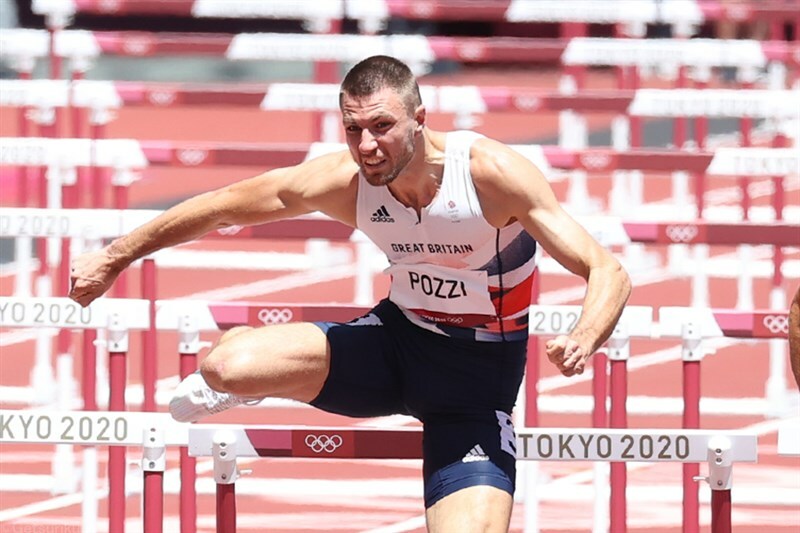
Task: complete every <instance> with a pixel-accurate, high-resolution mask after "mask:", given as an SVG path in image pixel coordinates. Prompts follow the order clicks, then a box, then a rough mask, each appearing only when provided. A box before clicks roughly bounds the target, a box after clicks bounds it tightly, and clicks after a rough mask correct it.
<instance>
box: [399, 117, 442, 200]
mask: <svg viewBox="0 0 800 533" xmlns="http://www.w3.org/2000/svg"><path fill="white" fill-rule="evenodd" d="M445 138H446V134H445V133H444V132H438V131H433V130H430V129H428V128H425V129H424V130H423V131H422V135H420V136H419V137H418V138H417V140H416V143H415V146H414V156H413V157H412V158H411V161H409V163H408V165H407V166H406V168H404V169H403V171H402V172H401V173H400V175H399V176H397V179H395V180H394V181H392V183H390V184H389V191H390V192H391V193H392V196H394V197H395V198H396V199H397V201H398V202H400V203H401V204H403V205H405V206H406V207H411V208H413V209H414V210H416V211H417V214H418V215H419V213H420V211H421V210H422V209H423V208H424V207H426V206H428V205H430V203H431V202H432V201H433V199H434V198H435V197H436V194H437V193H438V192H439V187H440V186H441V184H442V175H443V173H444V148H445Z"/></svg>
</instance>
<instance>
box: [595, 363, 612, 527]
mask: <svg viewBox="0 0 800 533" xmlns="http://www.w3.org/2000/svg"><path fill="white" fill-rule="evenodd" d="M592 369H593V372H594V373H593V375H592V396H593V397H594V409H593V410H592V427H595V428H604V427H607V426H608V406H607V405H606V398H608V355H606V353H603V352H597V353H595V354H594V355H593V356H592ZM593 469H594V478H593V485H594V502H595V503H594V512H593V513H592V514H593V516H594V527H593V528H592V531H593V532H594V533H605V532H606V531H608V518H609V517H608V512H609V501H610V500H609V487H608V483H609V472H608V463H606V462H603V461H595V463H594V465H593Z"/></svg>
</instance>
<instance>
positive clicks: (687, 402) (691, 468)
mask: <svg viewBox="0 0 800 533" xmlns="http://www.w3.org/2000/svg"><path fill="white" fill-rule="evenodd" d="M681 337H682V349H681V356H682V359H683V428H684V429H698V428H699V427H700V361H701V359H702V358H703V350H702V349H701V346H700V345H701V342H702V335H701V332H700V328H699V326H698V325H697V324H694V323H692V322H687V323H685V324H683V326H682V331H681ZM699 473H700V465H698V464H697V463H684V464H683V531H684V532H685V533H696V532H697V531H698V530H699V528H700V503H699V497H700V494H699V487H698V486H697V483H696V482H695V481H696V479H697V477H698V475H699Z"/></svg>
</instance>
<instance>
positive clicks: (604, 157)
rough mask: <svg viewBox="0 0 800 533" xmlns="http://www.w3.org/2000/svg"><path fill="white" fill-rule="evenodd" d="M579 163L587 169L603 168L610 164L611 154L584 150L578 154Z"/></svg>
mask: <svg viewBox="0 0 800 533" xmlns="http://www.w3.org/2000/svg"><path fill="white" fill-rule="evenodd" d="M580 159H581V164H582V165H583V167H584V168H587V169H603V168H608V167H609V166H610V165H611V154H606V153H602V152H585V153H582V154H581V155H580Z"/></svg>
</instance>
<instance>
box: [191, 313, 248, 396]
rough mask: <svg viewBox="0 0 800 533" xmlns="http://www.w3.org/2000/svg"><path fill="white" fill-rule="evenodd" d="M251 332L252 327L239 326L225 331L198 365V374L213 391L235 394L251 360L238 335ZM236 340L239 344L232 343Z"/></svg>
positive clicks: (244, 344) (245, 345)
mask: <svg viewBox="0 0 800 533" xmlns="http://www.w3.org/2000/svg"><path fill="white" fill-rule="evenodd" d="M250 331H253V328H252V327H249V326H239V327H235V328H232V329H230V330H228V331H226V332H225V333H224V334H223V335H222V336H221V337H220V338H219V340H218V341H217V343H216V344H215V345H214V347H213V348H211V351H210V352H209V353H208V355H207V356H206V358H205V359H204V360H203V362H202V363H201V364H200V373H201V374H202V375H203V378H204V379H205V380H206V383H208V385H209V386H210V387H211V388H212V389H215V390H218V391H222V392H234V393H235V392H236V388H237V384H238V383H240V382H241V381H242V379H243V378H244V377H245V376H246V375H247V373H248V366H249V364H250V362H251V361H252V359H253V355H252V354H250V353H249V348H248V347H247V343H243V342H241V341H242V340H243V339H242V338H241V337H240V335H242V334H244V333H248V332H250ZM236 337H239V338H238V339H236V340H237V341H240V342H232V340H233V339H234V338H236Z"/></svg>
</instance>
